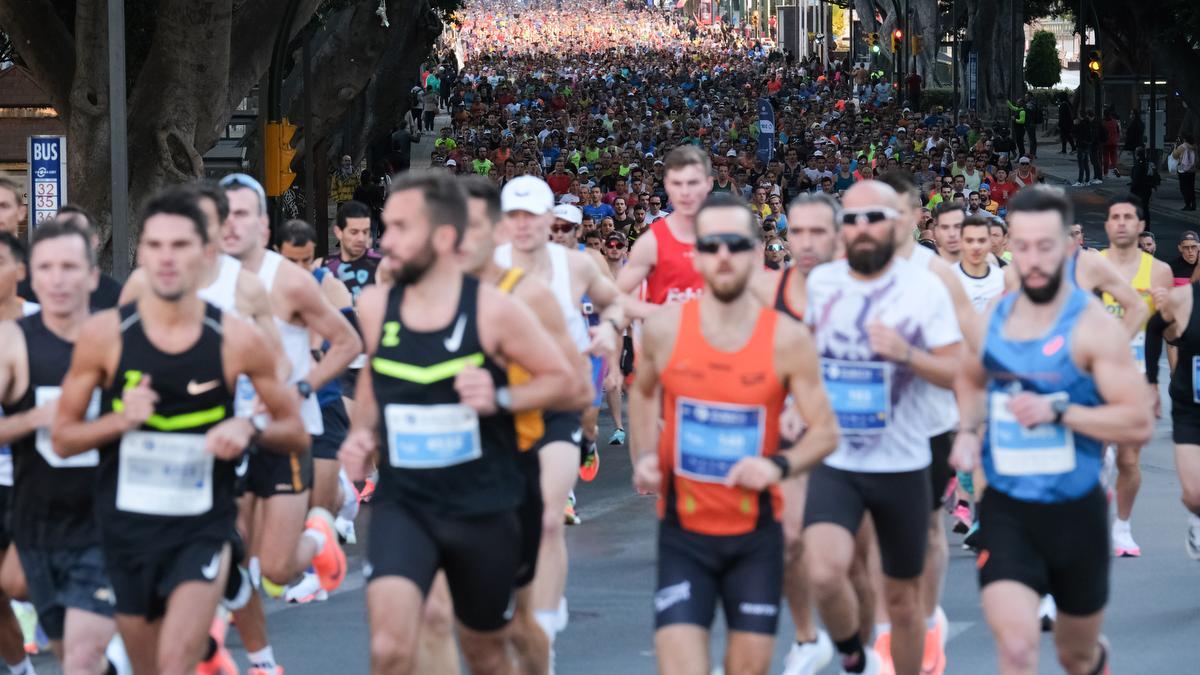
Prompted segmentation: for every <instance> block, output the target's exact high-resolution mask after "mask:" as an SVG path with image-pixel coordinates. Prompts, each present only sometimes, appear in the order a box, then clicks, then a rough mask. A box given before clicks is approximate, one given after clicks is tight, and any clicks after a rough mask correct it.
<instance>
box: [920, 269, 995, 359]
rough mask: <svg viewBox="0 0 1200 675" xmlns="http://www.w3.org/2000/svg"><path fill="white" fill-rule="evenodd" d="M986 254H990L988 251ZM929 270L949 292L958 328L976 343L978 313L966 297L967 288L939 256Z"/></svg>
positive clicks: (978, 326)
mask: <svg viewBox="0 0 1200 675" xmlns="http://www.w3.org/2000/svg"><path fill="white" fill-rule="evenodd" d="M988 255H991V254H990V253H989V254H988ZM929 270H930V271H931V272H933V273H934V274H936V275H937V276H938V278H939V279H941V280H942V284H943V285H945V286H946V290H947V291H949V292H950V302H951V303H953V304H954V316H955V318H956V319H958V327H959V330H961V331H962V334H963V338H964V339H965V340H966V341H967V343H968V344H977V343H978V342H979V341H980V340H981V339H982V335H981V334H980V332H979V331H980V325H979V315H978V314H976V313H975V308H974V307H973V306H972V305H971V299H970V298H969V297H967V289H966V288H964V287H963V284H962V282H961V281H959V279H958V276H957V275H956V274H955V273H954V269H953V268H951V267H950V266H949V265H947V264H946V262H945V261H943V260H941V259H940V258H935V259H934V260H933V264H932V265H930V267H929Z"/></svg>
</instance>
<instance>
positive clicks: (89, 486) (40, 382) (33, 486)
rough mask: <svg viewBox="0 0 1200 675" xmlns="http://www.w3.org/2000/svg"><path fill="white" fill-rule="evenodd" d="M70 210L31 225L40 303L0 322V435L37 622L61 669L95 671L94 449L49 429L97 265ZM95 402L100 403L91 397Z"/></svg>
mask: <svg viewBox="0 0 1200 675" xmlns="http://www.w3.org/2000/svg"><path fill="white" fill-rule="evenodd" d="M70 220H71V219H69V218H62V217H60V218H58V219H55V220H51V221H48V222H43V223H42V224H41V225H39V226H38V228H37V229H36V230H35V231H34V236H33V244H32V249H31V251H30V267H31V269H36V270H37V271H38V273H37V275H36V276H34V290H35V291H36V292H37V293H38V297H39V298H41V299H42V309H41V312H38V313H36V314H32V315H30V316H27V317H25V318H23V319H20V320H19V321H16V322H12V321H5V322H4V323H0V343H3V344H4V345H6V348H5V349H4V350H3V352H0V397H2V398H0V403H3V405H4V413H5V417H4V419H3V421H0V429H2V431H0V443H5V444H8V443H11V444H12V448H13V464H14V467H13V468H14V481H13V489H12V498H11V511H10V513H11V522H12V524H13V529H12V538H13V542H14V544H15V545H16V548H17V552H18V554H19V555H20V558H21V567H22V568H23V570H24V574H25V578H26V580H27V583H28V586H29V597H30V599H31V600H32V602H33V604H34V606H35V607H36V609H37V613H38V622H39V624H40V625H41V627H42V630H43V631H45V633H46V636H47V637H48V638H49V639H50V644H51V649H52V650H53V651H54V653H55V655H56V656H57V657H58V658H59V660H60V662H61V663H62V665H63V669H64V671H65V672H67V673H97V672H103V671H104V669H105V668H106V667H107V665H108V664H107V662H106V660H105V656H104V654H105V648H106V647H107V646H108V643H109V641H110V640H111V639H112V636H113V635H114V634H115V632H116V625H115V624H114V622H113V605H112V603H113V601H114V598H113V596H112V588H111V586H110V584H109V580H108V573H107V572H106V571H105V568H104V554H103V552H102V551H101V550H100V540H99V534H98V532H97V529H96V522H95V519H94V517H93V512H92V509H93V500H94V498H95V490H94V484H95V479H96V468H95V467H96V465H97V464H99V461H100V456H99V453H98V452H96V451H94V450H93V451H91V452H89V453H86V454H84V455H80V456H78V457H75V458H73V459H71V460H63V459H61V458H60V457H59V456H58V455H57V454H55V453H54V450H53V448H52V447H51V444H50V430H49V426H50V421H51V420H52V419H53V418H54V411H55V407H56V405H55V402H56V400H57V398H58V394H59V391H60V390H59V387H60V385H61V383H62V379H63V376H65V375H66V372H67V367H68V365H70V363H71V350H72V348H73V345H74V342H75V341H76V340H77V339H78V337H79V331H80V328H81V326H82V325H83V323H84V321H86V320H87V318H88V297H89V295H90V294H91V292H92V291H93V290H94V289H95V287H96V284H97V281H98V273H99V269H98V268H97V267H96V257H95V252H94V250H93V249H92V246H91V242H90V241H89V239H88V235H87V233H86V231H84V230H81V229H79V228H77V227H76V226H74V225H73V224H71V222H70ZM93 402H94V403H95V406H93V407H95V408H96V409H97V410H96V411H94V412H98V408H99V403H100V401H99V397H98V396H96V397H94V401H93Z"/></svg>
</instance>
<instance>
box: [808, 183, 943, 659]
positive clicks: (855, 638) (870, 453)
mask: <svg viewBox="0 0 1200 675" xmlns="http://www.w3.org/2000/svg"><path fill="white" fill-rule="evenodd" d="M902 206H903V202H902V200H901V199H900V197H899V196H898V195H897V194H896V191H895V190H893V189H892V188H891V187H889V186H888V185H886V184H884V183H882V182H880V181H865V182H862V183H858V184H855V185H854V186H853V187H852V188H850V190H848V191H847V193H846V196H845V199H844V207H845V209H846V210H845V211H844V212H843V215H842V224H843V229H842V232H843V237H844V240H845V242H846V248H847V256H848V259H847V261H846V262H842V261H838V262H835V263H831V264H830V265H827V266H824V267H821V268H818V269H817V270H814V271H813V273H812V274H811V275H810V276H809V279H808V309H807V311H806V321H807V322H808V323H810V324H811V325H812V326H813V330H814V334H815V336H816V339H817V345H818V348H819V349H820V351H821V354H822V357H823V365H822V370H823V377H824V379H825V383H826V387H827V388H828V389H830V391H831V392H832V394H833V395H832V403H833V408H834V411H835V412H837V413H838V419H839V425H840V426H841V429H842V433H843V439H842V441H841V444H840V446H839V449H838V451H837V452H835V453H834V454H832V455H830V456H829V458H827V459H826V460H825V462H824V463H823V464H822V465H821V466H820V467H818V468H817V469H816V470H814V471H813V475H812V476H811V477H810V479H809V489H808V495H807V498H806V504H805V514H804V524H805V534H804V536H805V550H806V552H807V553H808V554H809V555H808V558H807V563H808V566H809V578H810V581H811V582H812V585H813V591H814V593H815V595H816V597H817V606H818V608H819V609H820V613H821V617H822V619H823V620H824V622H825V625H826V627H827V629H828V630H829V633H830V636H831V637H832V638H833V640H834V644H835V645H837V648H838V652H839V653H840V654H841V655H842V668H843V670H845V671H846V672H854V673H857V672H863V671H864V669H866V671H867V672H875V670H874V669H877V668H879V667H880V664H879V656H878V655H877V654H876V650H873V649H872V650H864V646H863V644H862V638H861V636H860V634H859V631H860V629H861V628H862V626H861V625H860V624H861V619H860V618H859V615H858V610H857V601H856V599H855V596H854V594H853V593H852V592H851V587H850V582H849V574H850V566H851V562H852V560H853V558H854V535H855V533H857V532H858V530H859V527H860V524H861V522H862V518H863V515H864V513H868V512H869V513H870V515H871V518H872V520H873V521H874V526H875V533H876V538H877V540H878V545H879V549H880V556H881V559H882V570H883V576H884V582H883V588H884V596H883V597H885V598H886V599H887V603H886V604H887V610H888V617H889V619H890V624H891V626H890V627H891V632H890V633H889V634H888V637H887V639H881V640H880V641H878V642H877V643H876V649H883V650H884V651H887V652H890V654H891V657H892V660H893V662H894V663H895V671H896V672H898V673H915V672H917V671H918V670H919V669H920V666H921V662H922V652H923V651H924V646H923V645H924V644H925V643H926V639H925V635H926V632H927V630H926V626H927V619H926V617H925V616H922V614H923V612H922V604H923V603H922V601H921V593H920V590H921V584H920V582H921V579H920V578H921V573H922V570H923V568H924V560H925V557H926V548H927V542H928V530H929V518H930V516H929V505H930V504H935V503H936V502H935V501H934V497H933V495H932V494H931V493H932V491H931V489H930V483H931V478H930V476H929V465H930V457H931V453H930V442H929V438H930V434H929V433H928V428H929V426H930V424H929V422H928V421H927V420H926V419H925V418H926V415H925V413H924V406H925V405H926V403H925V402H924V401H923V399H924V398H925V397H928V396H929V395H930V394H929V390H928V389H925V388H924V387H923V386H922V385H919V384H918V383H919V382H922V381H924V382H928V383H929V384H933V385H937V386H939V387H946V386H948V385H949V384H950V382H951V381H952V379H953V371H954V368H955V363H956V359H957V357H958V353H959V346H958V345H959V343H960V342H961V341H962V334H961V331H960V330H959V327H958V323H957V321H956V320H955V308H954V304H953V301H952V300H951V297H950V294H949V292H947V291H946V286H945V285H944V284H942V283H939V282H938V281H937V277H936V276H935V275H933V274H931V273H930V272H928V271H927V270H926V269H925V268H924V266H921V265H920V264H917V263H914V262H910V261H908V260H904V259H903V258H898V257H897V256H896V255H895V248H896V239H897V237H898V230H899V229H900V228H899V225H898V220H899V219H901V212H900V210H899V209H900V208H901V207H902ZM905 227H906V228H907V230H908V231H911V223H905ZM909 239H911V237H909ZM868 319H869V320H868ZM899 331H904V333H905V334H901V333H900V332H899ZM881 637H882V636H881Z"/></svg>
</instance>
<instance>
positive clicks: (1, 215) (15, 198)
mask: <svg viewBox="0 0 1200 675" xmlns="http://www.w3.org/2000/svg"><path fill="white" fill-rule="evenodd" d="M27 213H28V212H27V211H26V208H25V205H24V204H22V203H21V186H19V185H17V182H16V181H15V180H13V179H11V178H8V177H7V176H0V232H7V233H9V234H11V235H12V236H14V237H15V236H17V231H18V230H19V229H20V227H21V223H22V222H24V221H25V220H26V216H27Z"/></svg>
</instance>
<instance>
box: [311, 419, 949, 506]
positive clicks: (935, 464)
mask: <svg viewBox="0 0 1200 675" xmlns="http://www.w3.org/2000/svg"><path fill="white" fill-rule="evenodd" d="M326 428H328V427H326ZM953 448H954V432H953V431H947V432H945V433H942V434H938V435H937V436H932V437H930V439H929V453H930V455H932V460H931V461H930V463H929V487H930V489H931V490H932V491H933V510H934V511H937V510H938V509H940V508H942V505H943V504H945V503H946V487H947V486H948V485H950V479H951V478H953V477H954V470H953V469H951V468H950V451H951V450H952V449H953Z"/></svg>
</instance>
